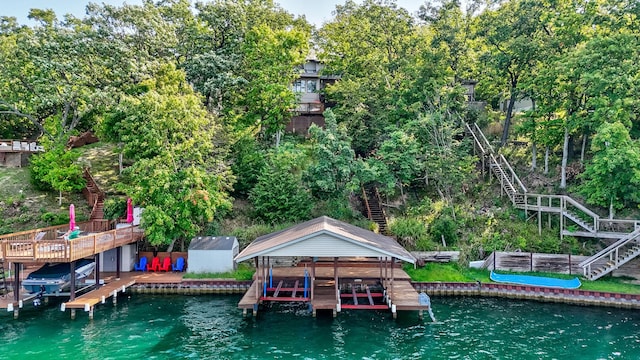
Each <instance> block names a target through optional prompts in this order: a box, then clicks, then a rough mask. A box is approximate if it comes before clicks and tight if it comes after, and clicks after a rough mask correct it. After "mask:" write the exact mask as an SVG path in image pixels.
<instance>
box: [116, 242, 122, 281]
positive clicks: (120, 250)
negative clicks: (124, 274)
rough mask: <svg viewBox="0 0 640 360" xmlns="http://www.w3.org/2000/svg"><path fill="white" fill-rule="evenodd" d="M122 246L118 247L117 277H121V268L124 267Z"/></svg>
mask: <svg viewBox="0 0 640 360" xmlns="http://www.w3.org/2000/svg"><path fill="white" fill-rule="evenodd" d="M121 258H122V246H118V247H117V248H116V279H120V268H121V267H122V261H121V260H122V259H121Z"/></svg>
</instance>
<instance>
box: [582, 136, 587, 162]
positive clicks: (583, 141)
mask: <svg viewBox="0 0 640 360" xmlns="http://www.w3.org/2000/svg"><path fill="white" fill-rule="evenodd" d="M586 147H587V132H586V131H585V132H584V133H582V149H580V164H584V151H585V148H586Z"/></svg>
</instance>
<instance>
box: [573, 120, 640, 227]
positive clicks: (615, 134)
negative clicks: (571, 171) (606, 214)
mask: <svg viewBox="0 0 640 360" xmlns="http://www.w3.org/2000/svg"><path fill="white" fill-rule="evenodd" d="M591 149H592V150H593V151H594V153H595V155H594V157H593V159H592V161H591V163H590V164H589V165H587V167H586V169H585V172H584V173H583V174H581V177H582V179H583V180H584V182H583V183H582V185H581V186H580V187H579V189H580V192H581V193H582V194H583V195H584V196H585V197H586V200H587V202H588V203H590V204H595V205H600V206H606V207H609V209H610V215H611V216H612V217H613V211H614V209H617V210H620V209H622V208H623V207H624V206H625V205H631V204H638V203H640V191H638V187H639V186H640V150H639V148H638V143H637V141H632V140H631V138H630V137H629V131H628V130H627V129H626V127H625V126H624V125H623V124H622V123H620V122H615V123H604V124H603V125H602V126H601V127H600V128H599V129H598V132H597V134H596V136H595V137H594V138H593V143H592V145H591Z"/></svg>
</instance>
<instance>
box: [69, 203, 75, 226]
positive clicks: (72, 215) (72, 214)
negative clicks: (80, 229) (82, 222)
mask: <svg viewBox="0 0 640 360" xmlns="http://www.w3.org/2000/svg"><path fill="white" fill-rule="evenodd" d="M75 227H76V207H75V206H73V204H71V205H69V230H71V231H73V229H74V228H75Z"/></svg>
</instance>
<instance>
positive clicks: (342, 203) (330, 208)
mask: <svg viewBox="0 0 640 360" xmlns="http://www.w3.org/2000/svg"><path fill="white" fill-rule="evenodd" d="M312 215H313V217H319V216H323V215H326V216H328V217H330V218H334V219H337V220H340V221H344V222H349V223H350V222H351V221H353V220H356V219H362V214H360V213H359V212H357V211H356V210H355V209H353V208H352V207H351V204H350V203H349V198H348V197H346V196H343V197H338V198H329V199H326V200H320V201H317V202H316V206H315V208H314V209H313V212H312Z"/></svg>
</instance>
